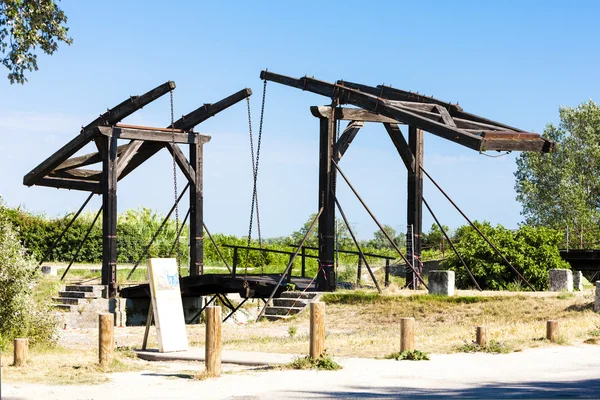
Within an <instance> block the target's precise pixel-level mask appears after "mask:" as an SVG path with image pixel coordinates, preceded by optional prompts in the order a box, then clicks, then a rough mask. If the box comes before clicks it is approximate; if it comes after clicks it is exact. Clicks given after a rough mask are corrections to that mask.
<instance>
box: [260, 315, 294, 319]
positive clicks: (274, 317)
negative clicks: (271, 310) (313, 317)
mask: <svg viewBox="0 0 600 400" xmlns="http://www.w3.org/2000/svg"><path fill="white" fill-rule="evenodd" d="M264 318H266V319H267V320H269V321H285V320H287V319H290V318H292V317H291V316H290V315H270V314H265V316H264Z"/></svg>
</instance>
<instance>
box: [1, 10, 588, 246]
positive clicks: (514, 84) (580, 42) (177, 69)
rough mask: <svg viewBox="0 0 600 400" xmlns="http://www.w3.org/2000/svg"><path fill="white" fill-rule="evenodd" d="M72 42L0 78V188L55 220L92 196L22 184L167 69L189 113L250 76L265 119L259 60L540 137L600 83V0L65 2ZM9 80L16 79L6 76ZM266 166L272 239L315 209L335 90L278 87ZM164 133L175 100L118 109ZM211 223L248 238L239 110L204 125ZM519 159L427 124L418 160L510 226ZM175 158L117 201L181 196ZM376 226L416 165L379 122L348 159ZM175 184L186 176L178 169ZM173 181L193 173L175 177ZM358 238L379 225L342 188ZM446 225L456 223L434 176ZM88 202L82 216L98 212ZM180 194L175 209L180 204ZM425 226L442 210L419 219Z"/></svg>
mask: <svg viewBox="0 0 600 400" xmlns="http://www.w3.org/2000/svg"><path fill="white" fill-rule="evenodd" d="M60 5H61V7H62V8H63V9H64V11H65V12H66V14H67V16H68V18H69V21H68V26H69V27H70V34H71V36H72V37H73V39H74V42H73V45H72V46H70V47H67V46H61V47H60V49H59V51H58V52H57V53H55V55H53V56H44V55H41V56H40V59H39V67H40V71H38V72H34V73H30V74H29V75H28V78H29V82H28V83H26V84H25V85H24V86H20V85H10V84H9V83H8V80H6V79H0V132H1V133H0V135H1V138H2V140H1V141H0V152H1V154H2V157H0V168H2V173H1V175H0V195H1V196H2V197H3V199H4V201H5V202H6V203H7V204H9V205H19V204H21V205H23V206H24V207H26V208H27V209H29V210H31V211H35V212H43V213H47V214H48V215H52V216H54V215H63V214H64V213H66V212H69V211H74V210H76V209H77V208H78V206H79V205H80V204H81V203H82V202H83V200H84V198H85V197H86V194H85V193H83V192H77V191H66V190H56V189H50V188H42V187H32V188H26V187H24V186H23V185H22V177H23V175H24V174H26V173H27V172H28V171H29V170H31V169H32V168H33V167H35V166H36V165H37V164H38V163H39V162H41V161H42V160H43V159H45V158H46V157H47V156H49V155H50V154H51V153H52V152H54V151H55V150H57V149H58V148H59V147H60V146H62V145H63V144H64V143H66V142H67V141H68V140H70V139H71V138H72V137H73V136H74V135H76V134H77V133H78V130H79V128H80V127H81V126H82V125H85V124H87V123H88V122H90V121H91V120H92V119H94V118H95V117H96V116H97V115H98V114H99V113H101V112H103V111H104V110H105V109H106V108H107V107H112V106H114V105H116V104H117V103H119V102H120V101H121V100H123V99H124V98H126V97H127V96H129V95H134V94H141V93H143V92H145V91H147V90H149V89H151V88H153V87H155V86H157V85H158V84H160V83H163V82H165V81H167V80H174V81H175V82H176V83H177V89H176V91H175V113H176V115H177V116H179V115H181V114H184V113H187V112H189V111H191V110H193V109H194V108H196V107H198V106H200V105H201V104H203V103H205V102H215V101H217V100H219V99H221V98H222V97H225V96H227V95H229V94H231V93H233V92H235V91H237V90H239V89H242V88H244V87H250V88H252V90H253V91H254V95H253V96H252V99H251V100H252V111H253V115H254V122H255V131H257V130H258V117H259V111H260V96H261V91H262V82H261V81H260V79H259V73H260V70H261V69H264V68H268V69H269V70H271V71H273V72H277V73H281V74H285V75H290V76H295V77H300V76H304V75H314V76H315V77H317V78H319V79H323V80H328V81H335V80H336V79H346V80H351V81H356V82H361V83H365V84H369V85H377V84H381V83H385V84H392V85H393V86H394V87H398V88H403V89H406V90H413V91H419V92H420V93H425V94H427V95H434V96H435V97H438V98H441V99H445V100H448V101H452V102H457V101H459V102H460V104H461V106H463V107H464V108H465V110H467V111H469V112H472V113H476V114H479V115H482V116H485V117H488V118H491V119H496V120H498V121H501V122H504V123H507V124H510V125H513V126H517V127H520V128H522V129H524V130H533V131H536V132H541V131H542V130H543V129H544V126H545V125H546V124H547V123H549V122H557V119H558V107H559V106H561V105H564V106H576V105H577V104H579V103H581V102H583V101H586V100H588V99H590V98H592V99H597V98H598V93H600V79H599V71H600V51H599V50H600V49H599V45H598V39H599V38H600V27H599V24H598V15H600V3H598V2H592V1H590V2H584V1H575V2H565V1H544V2H542V1H502V2H491V1H489V2H487V1H472V2H467V1H454V2H442V1H429V2H415V1H413V2H408V1H389V2H384V1H379V2H364V1H344V2H338V1H329V2H322V1H319V2H316V1H315V2H311V1H302V2H292V1H280V2H275V1H272V2H259V1H257V2H242V1H233V2H227V3H225V2H196V1H189V2H183V1H181V2H164V1H160V2H158V1H127V2H123V1H102V2H81V1H72V0H69V1H63V2H61V3H60ZM0 73H2V74H5V73H7V71H6V70H0ZM267 92H268V93H267V99H266V111H265V122H264V138H263V140H264V143H263V144H264V147H263V153H262V155H261V165H260V172H259V175H260V177H259V180H260V182H259V196H260V205H261V221H262V226H263V234H264V235H265V236H280V235H286V234H289V233H291V232H292V231H293V230H296V229H298V228H299V227H300V226H301V225H302V224H303V223H304V222H305V221H306V219H307V218H308V216H309V214H311V213H312V212H315V211H316V208H317V164H318V159H317V157H318V145H317V138H318V121H317V120H316V119H315V118H314V117H312V116H311V114H310V112H309V106H311V105H322V104H326V103H327V102H328V99H327V98H324V97H321V96H318V95H315V94H311V93H307V92H302V91H299V90H296V89H292V88H289V87H284V86H281V85H277V84H274V83H270V84H269V85H268V88H267ZM126 122H129V123H135V124H147V125H154V126H166V125H168V123H169V103H168V96H165V97H163V98H161V99H160V100H158V101H157V102H155V104H153V105H151V106H149V107H146V108H145V109H143V110H141V111H140V112H138V113H136V114H134V115H133V116H132V117H130V118H129V119H127V120H126ZM198 130H199V131H200V132H202V133H204V134H208V135H211V136H212V138H213V139H212V141H211V142H210V143H209V144H207V145H206V146H205V187H204V195H205V216H206V222H207V224H208V226H209V228H210V229H211V231H214V232H223V233H231V234H237V235H243V234H245V233H246V232H247V227H248V218H249V211H250V210H249V209H250V200H251V189H252V187H251V169H250V153H249V143H248V126H247V120H246V105H245V104H244V103H240V104H238V105H236V106H234V107H232V108H231V109H229V110H227V111H225V112H223V113H222V114H220V115H218V116H217V117H215V118H212V119H211V120H209V121H207V122H206V123H203V124H202V125H200V126H199V127H198ZM515 157H516V154H514V153H513V154H511V155H509V156H506V157H503V158H489V157H485V156H482V155H479V154H478V153H476V152H474V151H471V150H469V149H466V148H463V147H461V146H459V145H457V144H453V143H450V142H446V141H443V140H441V139H438V138H437V137H435V136H433V135H430V134H426V137H425V168H426V169H427V170H428V171H429V172H430V173H431V174H432V175H433V176H434V177H435V178H436V179H437V180H438V181H439V183H440V184H441V185H442V186H443V187H444V188H445V189H446V190H447V192H448V193H449V194H450V195H451V196H452V197H453V198H454V199H455V201H456V202H457V203H458V204H459V205H460V206H461V207H463V208H464V210H465V211H466V213H467V214H468V215H469V216H470V217H471V218H472V219H478V220H484V219H485V220H489V221H491V222H493V223H501V224H504V225H505V226H507V227H510V228H515V227H517V225H518V224H519V223H520V222H521V220H522V218H521V216H520V210H521V207H520V205H519V203H517V202H516V200H515V192H514V188H513V187H514V176H513V173H514V171H515ZM170 163H171V161H170V157H169V155H168V153H166V151H165V152H164V154H162V153H159V155H157V156H155V157H154V158H153V159H152V160H151V162H149V163H148V164H147V165H144V166H143V167H142V168H140V169H139V170H138V171H136V172H134V173H133V174H131V175H130V176H128V177H127V178H126V179H124V180H123V181H121V182H120V184H119V210H120V211H123V210H125V209H128V208H133V207H139V206H147V207H151V208H153V209H156V210H159V211H161V212H163V213H165V212H166V211H167V210H168V209H169V207H170V204H171V202H172V197H173V193H172V181H171V164H170ZM341 166H342V168H343V169H344V171H345V172H346V173H347V175H348V176H349V177H350V179H351V180H352V181H353V183H354V185H355V186H356V187H357V188H358V189H359V190H360V192H361V194H362V195H363V197H364V198H365V200H366V201H367V203H368V204H369V206H370V207H371V208H372V210H373V211H374V212H375V214H376V215H377V216H378V217H379V219H380V220H381V221H382V222H384V223H387V224H390V225H392V226H393V227H396V228H398V229H402V230H403V229H404V225H405V220H406V171H405V168H404V166H403V164H402V163H401V161H400V159H399V157H398V156H397V153H396V151H395V149H394V148H393V146H392V145H391V143H390V141H389V138H387V135H386V133H385V131H384V129H383V127H381V126H378V125H371V126H367V127H366V128H365V129H364V130H362V131H361V132H360V133H359V135H358V137H357V139H356V140H355V142H354V143H353V144H352V146H351V147H350V149H349V151H348V152H347V153H346V155H345V157H344V159H343V160H342V164H341ZM180 182H183V177H182V176H180ZM180 186H183V184H181V183H180ZM338 186H339V197H340V201H341V203H342V205H343V206H344V208H345V209H346V213H347V214H348V215H349V219H350V220H351V221H352V223H353V224H354V226H355V227H356V229H357V231H358V234H359V236H360V237H361V238H367V237H370V236H371V235H372V233H373V232H374V231H375V229H376V228H375V226H374V224H373V223H372V222H371V221H370V219H369V217H368V215H367V214H366V213H365V212H364V210H362V209H361V207H360V205H359V204H358V203H357V202H356V200H355V199H354V198H353V195H352V194H351V193H350V192H349V191H348V190H347V188H345V186H344V184H343V183H342V182H340V183H339V185H338ZM425 197H426V198H427V199H428V201H429V202H430V204H431V205H432V207H433V208H434V211H436V213H437V214H438V216H439V218H440V219H441V220H442V222H443V223H444V224H447V225H449V226H450V227H452V228H455V227H457V226H460V225H462V224H463V223H464V221H463V220H462V219H461V217H460V215H459V214H458V213H456V211H454V210H453V209H452V208H451V207H450V206H449V204H448V203H447V202H446V201H445V200H444V199H443V198H442V197H441V196H440V194H439V193H437V192H436V190H435V188H434V187H433V186H432V185H430V184H429V183H426V185H425ZM99 204H100V200H99V199H95V200H94V202H93V204H92V205H91V208H90V209H94V208H97V207H98V206H99ZM186 208H187V201H186V203H185V204H182V209H183V211H182V214H183V212H185V209H186ZM424 214H425V221H424V227H425V228H428V227H429V226H430V225H431V223H432V219H431V218H430V217H429V215H428V214H427V212H426V211H425V212H424Z"/></svg>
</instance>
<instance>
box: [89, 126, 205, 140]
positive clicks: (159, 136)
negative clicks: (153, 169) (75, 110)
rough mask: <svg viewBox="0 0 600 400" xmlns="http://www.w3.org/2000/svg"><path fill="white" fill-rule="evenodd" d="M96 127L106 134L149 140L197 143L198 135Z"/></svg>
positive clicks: (121, 137)
mask: <svg viewBox="0 0 600 400" xmlns="http://www.w3.org/2000/svg"><path fill="white" fill-rule="evenodd" d="M96 128H97V129H98V131H99V132H100V133H101V134H102V135H104V136H108V137H114V138H117V139H131V140H144V141H148V142H162V143H184V144H193V143H196V140H197V137H198V136H197V135H196V134H194V133H167V132H161V131H153V130H149V129H148V130H145V129H130V128H119V127H114V128H111V127H108V126H98V127H96Z"/></svg>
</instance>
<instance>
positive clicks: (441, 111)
mask: <svg viewBox="0 0 600 400" xmlns="http://www.w3.org/2000/svg"><path fill="white" fill-rule="evenodd" d="M436 109H437V112H438V113H439V114H440V115H441V116H442V120H443V121H444V123H445V124H446V125H448V126H451V127H453V128H456V123H455V122H454V120H453V119H452V116H451V115H450V113H449V112H448V110H446V109H445V108H444V107H442V106H440V105H436Z"/></svg>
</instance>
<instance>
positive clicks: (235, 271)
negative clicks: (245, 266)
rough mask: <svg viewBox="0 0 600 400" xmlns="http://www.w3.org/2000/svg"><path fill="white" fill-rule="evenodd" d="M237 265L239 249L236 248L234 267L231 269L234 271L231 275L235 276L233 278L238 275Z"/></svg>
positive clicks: (234, 250)
mask: <svg viewBox="0 0 600 400" xmlns="http://www.w3.org/2000/svg"><path fill="white" fill-rule="evenodd" d="M237 265H238V248H237V247H234V248H233V266H232V267H231V269H232V271H231V275H233V276H236V275H237Z"/></svg>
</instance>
